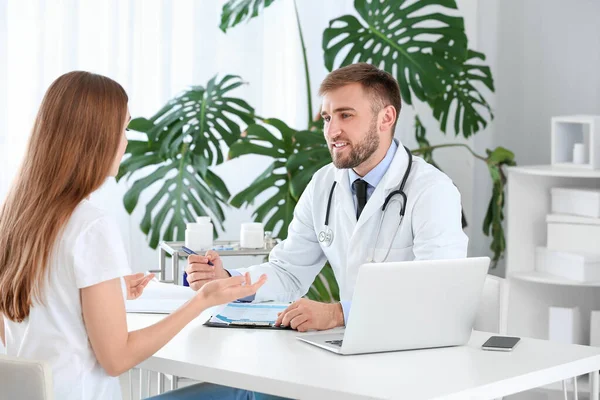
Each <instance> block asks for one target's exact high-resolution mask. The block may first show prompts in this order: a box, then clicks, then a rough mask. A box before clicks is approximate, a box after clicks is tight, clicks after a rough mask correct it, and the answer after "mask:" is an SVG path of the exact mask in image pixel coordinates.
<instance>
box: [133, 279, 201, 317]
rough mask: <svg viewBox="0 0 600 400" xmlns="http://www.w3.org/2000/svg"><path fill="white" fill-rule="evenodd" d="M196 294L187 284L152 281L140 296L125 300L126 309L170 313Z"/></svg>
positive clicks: (140, 311)
mask: <svg viewBox="0 0 600 400" xmlns="http://www.w3.org/2000/svg"><path fill="white" fill-rule="evenodd" d="M195 295H196V292H194V290H193V289H191V288H189V287H187V286H179V285H173V284H170V283H161V282H157V281H150V282H149V283H148V286H146V288H145V289H144V293H142V295H141V296H140V297H139V298H137V299H136V300H127V301H126V302H125V310H126V311H127V312H138V313H156V314H170V313H172V312H173V311H175V310H176V309H178V308H179V307H181V306H182V305H183V304H185V303H186V302H187V301H188V300H189V299H191V298H192V297H194V296H195Z"/></svg>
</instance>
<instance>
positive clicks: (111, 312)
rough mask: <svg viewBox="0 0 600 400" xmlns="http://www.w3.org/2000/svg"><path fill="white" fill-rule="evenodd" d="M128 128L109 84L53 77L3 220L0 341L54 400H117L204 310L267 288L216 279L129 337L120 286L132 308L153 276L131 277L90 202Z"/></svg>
mask: <svg viewBox="0 0 600 400" xmlns="http://www.w3.org/2000/svg"><path fill="white" fill-rule="evenodd" d="M129 119H130V117H129V112H128V108H127V95H126V94H125V91H124V90H123V88H122V87H121V86H120V85H119V84H118V83H116V82H114V81H113V80H111V79H108V78H106V77H103V76H100V75H95V74H91V73H87V72H71V73H68V74H65V75H63V76H61V77H60V78H58V79H57V80H56V81H55V82H54V83H53V84H52V85H51V86H50V88H49V89H48V91H47V93H46V95H45V97H44V100H43V101H42V105H41V107H40V110H39V112H38V115H37V118H36V121H35V125H34V127H33V132H32V134H31V138H30V141H29V145H28V148H27V153H26V155H25V159H24V161H23V164H22V167H21V170H20V173H19V175H18V177H17V178H16V181H15V182H14V184H13V186H12V188H11V189H10V192H9V194H8V196H7V198H6V201H5V203H4V204H3V205H2V208H1V209H0V326H2V325H3V321H2V319H4V326H5V331H4V332H3V329H0V339H2V341H3V342H5V344H6V349H7V353H8V354H9V355H13V356H19V357H24V358H31V359H37V360H45V361H47V362H48V363H49V364H50V365H51V366H52V371H53V378H54V392H55V397H56V398H57V399H61V400H62V399H118V398H121V392H120V388H119V382H118V379H117V378H115V377H117V376H119V375H120V374H121V373H123V372H125V371H127V370H129V369H130V368H132V367H134V366H136V365H137V364H139V363H140V362H141V361H143V360H144V359H146V358H148V357H150V356H151V355H152V354H154V353H155V352H156V351H157V350H159V349H160V348H161V347H162V346H164V345H165V344H166V343H167V342H168V341H169V340H170V339H171V338H172V337H173V336H175V335H176V334H177V333H178V332H179V331H180V330H181V329H182V328H183V327H184V326H185V325H186V324H188V323H189V322H190V321H192V320H193V319H194V318H196V317H197V316H198V315H199V314H200V313H201V312H202V311H203V310H205V309H206V308H208V307H211V306H214V305H217V304H222V303H226V302H229V301H233V300H235V299H237V298H241V297H245V296H248V295H251V294H253V293H255V292H256V290H257V289H258V288H259V287H260V286H261V285H262V284H263V283H264V282H265V279H266V278H265V277H261V279H260V280H259V281H257V282H256V283H254V284H251V283H250V278H249V277H248V276H245V277H234V278H230V279H227V280H216V281H214V282H212V283H210V284H208V285H205V286H204V287H203V288H202V290H200V291H198V293H197V295H196V296H195V297H194V298H193V299H192V300H190V301H189V302H188V303H186V304H185V305H183V306H182V307H181V308H180V309H178V310H177V311H175V312H174V313H173V314H171V315H169V316H168V317H166V318H165V319H163V320H162V321H160V322H158V323H157V324H155V325H152V326H149V327H147V328H145V329H141V330H138V331H134V332H128V331H127V322H126V315H125V303H124V299H123V292H122V289H121V281H120V279H119V278H120V277H123V278H124V279H123V280H124V282H125V287H126V289H127V293H126V295H127V297H128V298H136V297H139V295H140V294H141V293H142V291H143V289H144V287H145V286H146V284H147V283H148V281H149V280H150V279H151V276H147V277H143V274H138V275H128V274H130V269H129V266H128V265H127V261H126V260H127V256H126V254H125V249H124V246H123V244H122V242H121V240H120V239H119V231H118V228H117V225H116V224H115V222H114V221H112V220H111V219H110V218H109V217H108V216H107V215H106V213H104V212H103V211H102V210H101V209H99V208H97V207H95V206H94V205H92V204H91V203H90V202H89V201H88V200H87V199H88V197H89V196H90V194H91V193H92V192H93V191H95V190H96V189H98V188H99V187H100V186H101V185H102V184H103V182H104V181H105V179H106V178H107V177H108V176H115V175H116V174H117V170H118V168H119V163H120V160H121V157H122V156H123V153H124V151H125V147H126V146H127V139H126V137H125V129H126V126H127V124H128V122H129ZM232 390H233V389H228V394H229V395H230V396H231V395H232V394H233V393H232ZM208 392H210V390H209V391H208ZM201 393H202V392H201ZM243 394H244V392H242V391H240V395H243Z"/></svg>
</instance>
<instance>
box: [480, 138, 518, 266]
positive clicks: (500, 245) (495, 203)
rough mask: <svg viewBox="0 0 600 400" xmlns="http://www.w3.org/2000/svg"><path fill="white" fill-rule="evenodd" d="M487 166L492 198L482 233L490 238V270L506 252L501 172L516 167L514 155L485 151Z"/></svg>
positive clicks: (503, 181)
mask: <svg viewBox="0 0 600 400" xmlns="http://www.w3.org/2000/svg"><path fill="white" fill-rule="evenodd" d="M486 153H487V155H488V157H487V160H486V162H487V166H488V170H489V172H490V176H491V178H492V182H493V188H492V196H491V198H490V202H489V204H488V209H487V212H486V214H485V218H484V221H483V233H484V234H485V235H486V236H490V235H491V236H492V243H491V244H490V249H491V250H492V252H493V258H492V268H495V267H496V265H497V264H498V261H499V260H500V259H501V258H502V257H503V255H504V252H505V251H506V239H505V234H504V227H503V226H502V223H503V221H504V188H505V186H506V176H505V175H504V172H503V167H504V166H513V165H516V162H515V160H514V154H513V153H512V152H511V151H510V150H507V149H505V148H503V147H497V148H496V149H494V150H493V151H492V150H489V149H488V150H486Z"/></svg>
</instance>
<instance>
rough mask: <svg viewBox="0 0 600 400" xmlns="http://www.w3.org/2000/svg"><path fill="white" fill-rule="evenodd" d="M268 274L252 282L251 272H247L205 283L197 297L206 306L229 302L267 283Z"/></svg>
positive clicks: (249, 293)
mask: <svg viewBox="0 0 600 400" xmlns="http://www.w3.org/2000/svg"><path fill="white" fill-rule="evenodd" d="M266 281H267V276H266V275H264V274H263V275H261V277H260V278H259V279H258V280H257V281H256V282H254V284H252V282H251V281H250V274H249V273H248V272H246V275H243V276H234V277H233V278H227V279H218V280H213V281H210V282H207V283H205V284H204V285H203V286H202V287H201V288H200V290H198V293H197V294H196V297H197V298H200V299H202V300H203V305H204V306H205V307H213V306H217V305H219V304H225V303H229V302H231V301H234V300H237V299H240V298H242V297H246V296H251V295H253V294H255V293H256V291H257V290H258V289H259V288H260V287H261V286H262V285H264V284H265V282H266Z"/></svg>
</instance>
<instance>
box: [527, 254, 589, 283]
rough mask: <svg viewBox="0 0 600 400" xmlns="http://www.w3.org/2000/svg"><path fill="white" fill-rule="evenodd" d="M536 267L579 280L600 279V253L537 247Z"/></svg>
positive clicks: (541, 270) (539, 269)
mask: <svg viewBox="0 0 600 400" xmlns="http://www.w3.org/2000/svg"><path fill="white" fill-rule="evenodd" d="M535 254H536V260H535V262H536V263H535V269H536V270H538V271H540V272H546V273H548V274H552V275H555V276H560V277H562V278H566V279H571V280H573V281H578V282H598V281H600V254H583V253H566V252H561V251H553V250H548V249H547V248H545V247H538V248H537V249H536V253H535Z"/></svg>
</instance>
